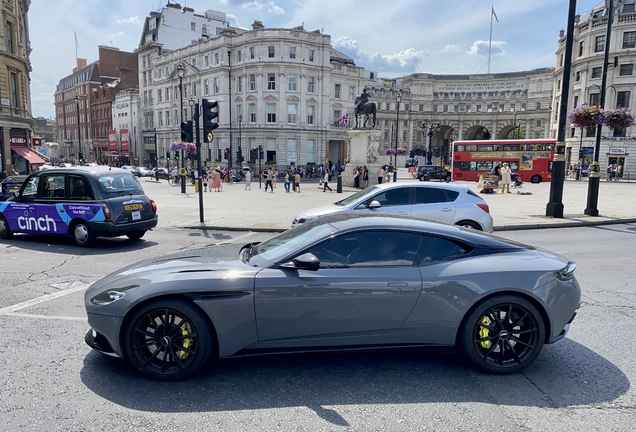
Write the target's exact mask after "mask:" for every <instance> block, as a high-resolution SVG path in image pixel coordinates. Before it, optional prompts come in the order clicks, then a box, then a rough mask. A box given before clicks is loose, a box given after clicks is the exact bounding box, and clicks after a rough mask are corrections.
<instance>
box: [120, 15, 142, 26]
mask: <svg viewBox="0 0 636 432" xmlns="http://www.w3.org/2000/svg"><path fill="white" fill-rule="evenodd" d="M117 24H119V25H123V24H141V21H140V20H139V17H137V16H133V17H130V18H124V19H122V20H117Z"/></svg>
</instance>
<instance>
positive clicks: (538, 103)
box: [536, 102, 541, 110]
mask: <svg viewBox="0 0 636 432" xmlns="http://www.w3.org/2000/svg"><path fill="white" fill-rule="evenodd" d="M536 108H537V109H538V110H540V109H541V102H537V105H536Z"/></svg>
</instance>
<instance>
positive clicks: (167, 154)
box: [166, 151, 170, 161]
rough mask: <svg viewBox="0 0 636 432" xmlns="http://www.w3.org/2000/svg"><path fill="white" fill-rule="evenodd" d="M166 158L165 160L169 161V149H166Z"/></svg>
mask: <svg viewBox="0 0 636 432" xmlns="http://www.w3.org/2000/svg"><path fill="white" fill-rule="evenodd" d="M166 160H167V161H169V160H170V152H169V151H167V152H166Z"/></svg>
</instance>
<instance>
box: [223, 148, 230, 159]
mask: <svg viewBox="0 0 636 432" xmlns="http://www.w3.org/2000/svg"><path fill="white" fill-rule="evenodd" d="M229 153H230V149H229V148H227V147H226V148H225V150H223V159H227V156H228V154H229Z"/></svg>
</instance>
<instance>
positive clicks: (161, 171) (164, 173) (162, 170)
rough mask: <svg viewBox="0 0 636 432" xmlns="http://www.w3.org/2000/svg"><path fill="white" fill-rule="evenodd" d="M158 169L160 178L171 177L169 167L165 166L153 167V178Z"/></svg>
mask: <svg viewBox="0 0 636 432" xmlns="http://www.w3.org/2000/svg"><path fill="white" fill-rule="evenodd" d="M157 170H159V178H160V179H165V180H167V179H169V178H170V172H168V170H167V169H165V168H153V169H152V170H151V177H152V178H155V172H156V171H157Z"/></svg>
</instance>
